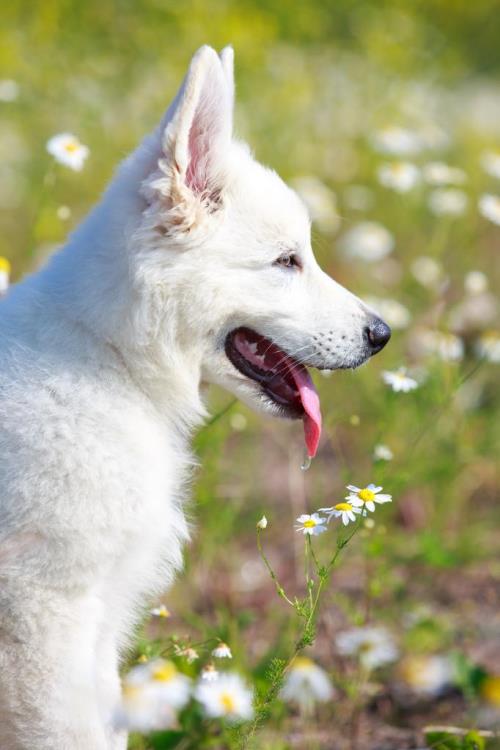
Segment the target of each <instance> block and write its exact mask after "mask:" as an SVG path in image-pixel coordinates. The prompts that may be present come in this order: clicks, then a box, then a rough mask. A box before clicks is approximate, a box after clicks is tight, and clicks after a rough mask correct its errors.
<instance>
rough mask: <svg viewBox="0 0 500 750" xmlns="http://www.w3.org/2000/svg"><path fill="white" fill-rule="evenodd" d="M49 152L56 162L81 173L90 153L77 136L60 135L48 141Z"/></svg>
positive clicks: (69, 134)
mask: <svg viewBox="0 0 500 750" xmlns="http://www.w3.org/2000/svg"><path fill="white" fill-rule="evenodd" d="M47 151H48V152H49V154H50V155H51V156H53V157H54V159H55V160H56V161H58V162H59V163H60V164H64V166H65V167H69V168H70V169H74V170H75V172H80V171H81V170H82V169H83V165H84V164H85V160H86V159H87V157H88V155H89V153H90V151H89V148H88V147H87V146H84V145H83V143H81V142H80V141H79V140H78V138H77V137H76V136H75V135H72V134H71V133H59V134H58V135H54V136H52V138H50V140H49V141H47Z"/></svg>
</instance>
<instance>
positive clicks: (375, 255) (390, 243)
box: [339, 221, 394, 263]
mask: <svg viewBox="0 0 500 750" xmlns="http://www.w3.org/2000/svg"><path fill="white" fill-rule="evenodd" d="M339 244H340V248H341V250H342V252H343V253H344V254H345V255H347V256H348V257H350V258H359V259H360V260H364V261H366V262H367V263H375V262H377V261H378V260H382V258H385V256H386V255H389V253H390V252H392V250H393V248H394V237H393V236H392V234H391V233H390V232H389V230H388V229H386V228H385V227H384V226H382V224H378V223H377V222H375V221H362V222H360V223H359V224H356V225H355V226H354V227H352V229H349V230H348V231H347V232H346V233H345V234H344V235H343V237H342V239H341V240H340V243H339Z"/></svg>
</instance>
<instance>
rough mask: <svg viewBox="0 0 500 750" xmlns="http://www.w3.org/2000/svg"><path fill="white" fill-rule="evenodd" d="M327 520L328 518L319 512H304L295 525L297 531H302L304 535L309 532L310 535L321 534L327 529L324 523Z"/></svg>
mask: <svg viewBox="0 0 500 750" xmlns="http://www.w3.org/2000/svg"><path fill="white" fill-rule="evenodd" d="M325 521H326V518H323V517H322V516H320V515H318V513H313V514H312V515H309V514H308V513H303V514H302V515H301V516H299V517H298V518H297V524H298V526H296V527H295V531H302V532H303V534H304V536H305V535H306V534H309V535H310V536H318V535H319V534H322V533H323V531H326V526H325V525H324V524H325Z"/></svg>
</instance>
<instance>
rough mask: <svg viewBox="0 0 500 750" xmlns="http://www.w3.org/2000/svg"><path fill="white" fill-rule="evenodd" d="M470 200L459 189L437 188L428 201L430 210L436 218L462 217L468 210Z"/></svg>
mask: <svg viewBox="0 0 500 750" xmlns="http://www.w3.org/2000/svg"><path fill="white" fill-rule="evenodd" d="M467 203H468V198H467V195H466V193H464V191H463V190H458V189H457V188H437V189H436V190H433V191H432V192H431V193H430V195H429V199H428V205H429V209H430V210H431V211H432V213H433V214H435V215H436V216H460V215H461V214H463V213H464V212H465V210H466V208H467Z"/></svg>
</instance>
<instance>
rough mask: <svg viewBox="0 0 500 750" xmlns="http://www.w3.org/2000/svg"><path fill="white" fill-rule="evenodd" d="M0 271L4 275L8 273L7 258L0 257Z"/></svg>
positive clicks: (8, 264)
mask: <svg viewBox="0 0 500 750" xmlns="http://www.w3.org/2000/svg"><path fill="white" fill-rule="evenodd" d="M0 271H3V272H4V273H10V263H9V261H8V260H7V258H2V257H0Z"/></svg>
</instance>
